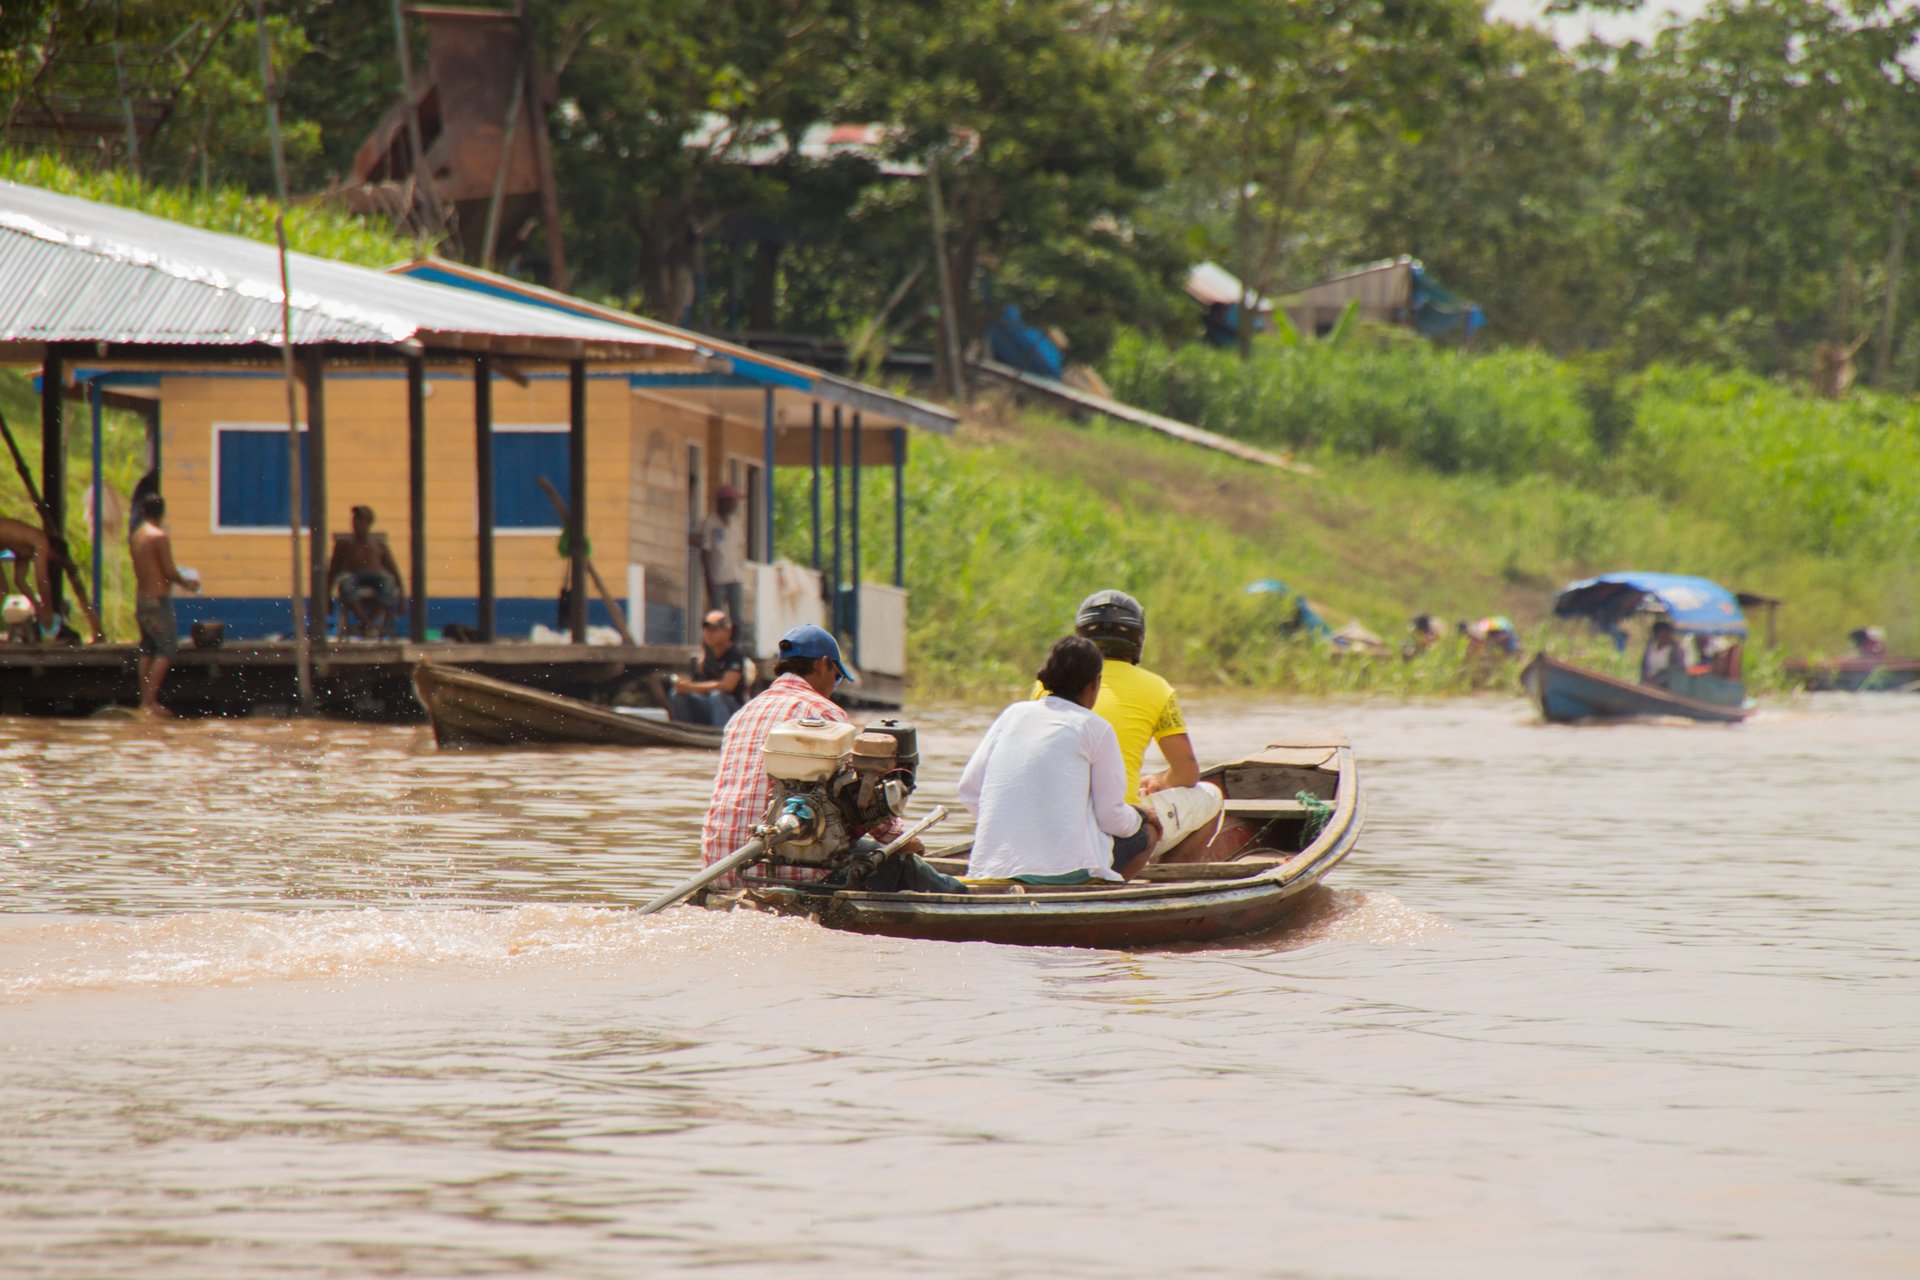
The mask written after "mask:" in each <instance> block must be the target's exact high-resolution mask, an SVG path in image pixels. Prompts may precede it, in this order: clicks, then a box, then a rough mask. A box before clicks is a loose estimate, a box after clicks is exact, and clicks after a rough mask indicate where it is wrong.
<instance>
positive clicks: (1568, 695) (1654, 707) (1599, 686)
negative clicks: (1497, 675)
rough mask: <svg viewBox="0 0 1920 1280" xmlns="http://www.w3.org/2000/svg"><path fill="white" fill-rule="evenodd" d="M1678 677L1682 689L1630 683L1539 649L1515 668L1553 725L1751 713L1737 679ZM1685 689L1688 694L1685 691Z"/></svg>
mask: <svg viewBox="0 0 1920 1280" xmlns="http://www.w3.org/2000/svg"><path fill="white" fill-rule="evenodd" d="M1682 678H1683V679H1684V680H1686V681H1687V682H1688V683H1687V684H1686V685H1685V686H1684V687H1685V688H1686V690H1687V693H1681V692H1678V691H1676V690H1672V689H1662V688H1659V687H1656V686H1654V685H1644V684H1630V683H1628V682H1627V681H1625V680H1619V679H1616V678H1614V677H1613V676H1609V675H1605V674H1602V673H1601V672H1598V671H1589V670H1587V669H1586V668H1585V667H1576V666H1574V665H1573V664H1572V663H1569V662H1562V661H1560V660H1559V659H1558V658H1553V657H1549V656H1548V655H1546V654H1544V653H1540V654H1535V655H1534V657H1533V661H1531V662H1529V663H1528V664H1527V666H1526V669H1525V670H1524V671H1522V672H1521V673H1520V682H1521V684H1522V685H1524V686H1525V688H1526V690H1527V696H1528V697H1529V698H1531V699H1532V700H1533V704H1534V706H1536V707H1538V708H1539V710H1540V714H1541V716H1542V717H1544V718H1545V719H1547V720H1550V721H1552V722H1554V723H1555V724H1574V723H1578V722H1580V721H1583V720H1631V719H1637V718H1641V717H1650V716H1680V717H1683V718H1685V719H1688V720H1703V721H1708V722H1711V723H1717V724H1736V723H1738V722H1739V721H1742V720H1745V719H1746V718H1747V717H1748V716H1749V715H1751V714H1752V708H1750V707H1748V706H1747V705H1746V699H1745V689H1744V687H1743V686H1742V685H1741V684H1740V682H1739V681H1737V680H1721V679H1717V678H1714V677H1711V676H1688V677H1682ZM1689 693H1690V694H1692V695H1693V696H1687V694H1689Z"/></svg>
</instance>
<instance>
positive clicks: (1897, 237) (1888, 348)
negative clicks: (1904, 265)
mask: <svg viewBox="0 0 1920 1280" xmlns="http://www.w3.org/2000/svg"><path fill="white" fill-rule="evenodd" d="M1908 199H1909V193H1908V191H1907V189H1906V188H1905V187H1904V186H1903V187H1901V188H1900V190H1899V191H1898V192H1896V193H1895V194H1894V197H1893V230H1892V232H1891V233H1889V235H1888V237H1887V271H1886V276H1887V292H1886V295H1885V296H1884V297H1883V298H1882V299H1881V303H1880V334H1879V337H1878V338H1877V339H1876V340H1875V341H1874V344H1873V387H1874V390H1876V391H1885V390H1886V389H1887V378H1888V375H1890V374H1891V373H1892V372H1893V322H1894V318H1895V317H1896V316H1897V315H1898V314H1899V310H1900V259H1901V257H1902V256H1903V254H1904V253H1905V250H1906V244H1907V203H1908Z"/></svg>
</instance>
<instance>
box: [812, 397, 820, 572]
mask: <svg viewBox="0 0 1920 1280" xmlns="http://www.w3.org/2000/svg"><path fill="white" fill-rule="evenodd" d="M813 571H814V572H815V573H818V572H820V402H819V401H818V400H815V401H814V402H813Z"/></svg>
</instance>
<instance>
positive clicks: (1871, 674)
mask: <svg viewBox="0 0 1920 1280" xmlns="http://www.w3.org/2000/svg"><path fill="white" fill-rule="evenodd" d="M1787 672H1788V674H1790V675H1793V676H1795V677H1797V678H1798V679H1799V680H1800V682H1801V683H1802V684H1804V685H1805V686H1806V687H1807V688H1809V689H1811V690H1813V691H1814V692H1816V693H1827V692H1834V691H1841V692H1846V693H1889V692H1898V693H1905V692H1908V691H1912V690H1916V689H1920V658H1860V657H1854V658H1835V659H1832V660H1831V661H1827V662H1807V661H1805V660H1803V659H1796V660H1795V661H1793V662H1789V663H1787Z"/></svg>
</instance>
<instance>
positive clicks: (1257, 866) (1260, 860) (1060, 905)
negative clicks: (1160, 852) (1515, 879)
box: [745, 733, 1365, 947]
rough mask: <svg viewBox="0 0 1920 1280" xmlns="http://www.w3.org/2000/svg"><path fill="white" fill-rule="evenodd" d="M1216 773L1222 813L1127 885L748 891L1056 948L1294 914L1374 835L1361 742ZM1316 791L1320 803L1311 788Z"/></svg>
mask: <svg viewBox="0 0 1920 1280" xmlns="http://www.w3.org/2000/svg"><path fill="white" fill-rule="evenodd" d="M1203 776H1205V777H1206V778H1207V779H1209V780H1211V781H1214V782H1217V783H1219V784H1220V786H1221V787H1222V789H1223V790H1224V791H1225V792H1226V795H1227V801H1226V805H1225V809H1224V812H1223V814H1222V816H1221V820H1220V822H1219V824H1218V825H1217V826H1215V827H1212V828H1209V829H1207V830H1205V831H1202V832H1198V833H1196V834H1195V835H1193V836H1190V837H1189V838H1188V839H1187V840H1186V841H1185V842H1183V843H1182V844H1181V845H1180V847H1179V848H1177V849H1175V850H1173V852H1172V853H1171V854H1170V855H1169V856H1168V859H1167V860H1165V861H1162V862H1160V863H1158V864H1156V865H1154V866H1151V867H1148V868H1147V870H1146V872H1145V874H1144V875H1143V876H1142V877H1141V878H1139V879H1136V880H1132V881H1129V882H1127V883H1125V884H1114V883H1111V882H1102V881H1095V882H1093V883H1090V884H1085V885H1044V886H1043V885H1002V884H976V885H974V886H973V889H972V892H970V893H966V894H942V893H866V892H855V891H848V890H838V891H832V890H822V889H817V888H811V887H807V886H791V885H777V884H768V883H762V884H756V885H754V886H753V887H751V888H749V889H748V890H747V891H746V894H745V896H746V897H747V898H748V899H750V900H752V901H754V902H756V903H758V904H760V905H762V906H764V907H767V908H770V909H772V910H775V911H779V912H782V913H785V914H793V915H805V916H811V917H813V918H815V919H817V920H818V921H819V922H820V923H821V924H824V925H826V926H827V927H828V928H830V929H844V930H847V931H849V932H853V933H870V934H881V935H886V936H890V937H901V938H926V939H934V940H939V941H947V942H1002V943H1019V944H1025V945H1031V946H1056V947H1140V946H1156V945H1166V944H1171V943H1183V942H1210V941H1214V940H1217V939H1221V938H1230V937H1236V936H1239V935H1242V934H1249V933H1259V932H1263V931H1265V930H1268V929H1271V928H1274V927H1276V926H1277V925H1280V924H1282V923H1284V922H1285V920H1286V918H1287V916H1288V915H1289V914H1290V913H1291V912H1292V911H1293V909H1294V908H1295V907H1296V906H1297V905H1299V903H1300V902H1301V900H1302V899H1303V897H1304V895H1305V894H1306V893H1307V891H1308V890H1310V889H1312V888H1313V887H1314V886H1315V885H1317V884H1319V883H1320V881H1321V880H1322V879H1323V878H1324V877H1325V876H1326V874H1327V873H1328V872H1329V871H1331V870H1332V869H1333V868H1334V867H1335V866H1336V865H1338V863H1339V862H1340V860H1341V859H1343V858H1345V857H1346V856H1347V854H1348V853H1349V852H1350V851H1351V850H1352V849H1353V846H1354V843H1355V842H1356V841H1357V840H1358V839H1359V837H1360V828H1361V825H1362V822H1363V821H1364V817H1365V810H1364V805H1363V804H1362V801H1361V795H1360V785H1359V779H1358V775H1357V774H1356V772H1355V768H1354V759H1353V748H1352V747H1351V746H1350V745H1349V744H1348V742H1347V740H1346V739H1345V738H1344V737H1342V736H1340V735H1338V734H1332V733H1328V734H1322V735H1310V736H1308V737H1307V738H1306V739H1304V740H1295V741H1289V742H1283V743H1276V744H1274V745H1273V746H1270V747H1268V748H1267V749H1266V750H1265V751H1262V752H1260V753H1259V754H1257V755H1253V756H1249V757H1247V758H1246V759H1244V760H1236V761H1233V762H1232V763H1229V764H1223V765H1219V766H1216V767H1215V768H1212V769H1209V770H1207V771H1206V773H1205V774H1204V775H1203ZM1303 792H1304V793H1306V794H1307V795H1308V796H1309V797H1310V799H1309V800H1308V801H1304V802H1303V801H1301V800H1299V799H1297V797H1298V796H1299V795H1300V793H1303ZM1322 815H1324V821H1323V822H1322V821H1321V817H1322ZM966 851H967V846H966V845H964V844H963V845H958V846H955V847H953V848H950V849H947V850H943V851H941V853H940V854H936V855H934V856H933V858H932V861H933V862H934V865H936V866H938V867H940V868H941V869H942V870H946V871H949V872H951V873H953V874H960V873H961V872H962V871H964V868H965V857H966ZM943 855H944V856H943ZM1176 859H1177V861H1176ZM746 878H747V879H748V880H749V881H750V882H751V880H752V877H751V876H748V877H746Z"/></svg>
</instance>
